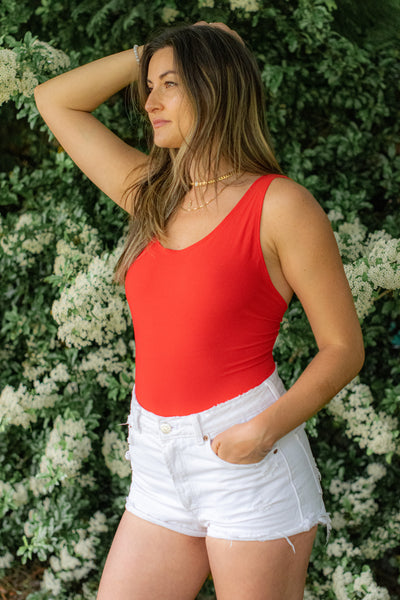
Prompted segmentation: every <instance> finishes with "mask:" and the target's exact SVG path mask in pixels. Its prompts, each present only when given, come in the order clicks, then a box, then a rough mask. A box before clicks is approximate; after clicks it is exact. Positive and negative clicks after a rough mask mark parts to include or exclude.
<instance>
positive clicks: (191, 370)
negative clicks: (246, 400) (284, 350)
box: [125, 175, 287, 416]
mask: <svg viewBox="0 0 400 600" xmlns="http://www.w3.org/2000/svg"><path fill="white" fill-rule="evenodd" d="M275 177H281V176H280V175H264V176H261V177H259V178H258V179H257V180H256V181H255V182H254V183H253V184H252V185H251V186H250V188H249V189H248V190H247V191H246V192H245V194H244V195H243V196H242V198H241V199H240V200H239V202H238V203H237V204H236V205H235V206H234V208H233V209H232V210H231V211H230V212H229V213H228V215H227V216H226V217H225V218H224V219H223V220H222V221H221V223H219V225H217V226H216V227H215V229H213V230H212V231H211V233H209V234H208V235H206V236H205V237H204V238H202V239H201V240H199V241H198V242H195V243H194V244H192V245H191V246H188V247H187V248H184V249H183V250H172V249H167V248H165V247H163V246H162V245H161V243H160V242H159V240H157V239H154V240H153V241H152V242H150V243H149V244H148V245H147V246H146V248H145V249H144V250H143V252H142V253H141V254H140V255H139V256H138V257H137V259H136V260H135V261H134V262H133V263H132V265H131V266H130V267H129V269H128V272H127V276H126V280H125V290H126V296H127V300H128V303H129V307H130V310H131V313H132V320H133V326H134V332H135V341H136V382H135V393H136V397H137V400H138V402H139V404H140V405H141V406H142V407H143V408H145V409H146V410H149V411H151V412H153V413H155V414H158V415H162V416H178V415H187V414H191V413H195V412H200V411H203V410H206V409H208V408H210V407H211V406H214V405H216V404H219V403H220V402H224V401H226V400H229V399H230V398H233V397H235V396H238V395H239V394H242V393H244V392H246V391H247V390H249V389H251V388H253V387H255V386H257V385H259V384H260V383H261V382H262V381H264V379H266V378H267V377H269V375H271V374H272V372H273V371H274V369H275V364H274V360H273V357H272V349H273V346H274V343H275V340H276V337H277V335H278V332H279V326H280V322H281V320H282V317H283V314H284V312H285V310H286V309H287V304H286V302H285V300H284V299H283V298H282V296H281V295H280V294H279V292H278V291H277V290H276V289H275V287H274V286H273V284H272V282H271V280H270V277H269V274H268V271H267V268H266V265H265V261H264V257H263V253H262V249H261V242H260V223H261V212H262V208H263V201H264V196H265V193H266V191H267V189H268V186H269V184H270V183H271V181H272V180H273V179H274V178H275Z"/></svg>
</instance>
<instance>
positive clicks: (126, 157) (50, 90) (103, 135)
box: [35, 50, 148, 210]
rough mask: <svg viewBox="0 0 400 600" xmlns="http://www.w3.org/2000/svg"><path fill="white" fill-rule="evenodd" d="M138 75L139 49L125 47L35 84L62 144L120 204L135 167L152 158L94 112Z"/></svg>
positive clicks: (38, 100)
mask: <svg viewBox="0 0 400 600" xmlns="http://www.w3.org/2000/svg"><path fill="white" fill-rule="evenodd" d="M137 76H138V64H137V62H136V59H135V55H134V52H133V50H126V51H124V52H119V53H117V54H112V55H111V56H106V57H105V58H101V59H99V60H96V61H94V62H91V63H88V64H86V65H83V66H82V67H78V68H77V69H73V70H72V71H68V72H67V73H63V74H62V75H59V76H58V77H54V78H53V79H50V80H49V81H46V82H45V83H42V84H41V85H38V86H37V87H36V88H35V100H36V104H37V107H38V110H39V112H40V113H41V115H42V117H43V119H44V120H45V121H46V123H47V125H48V126H49V128H50V129H51V131H52V132H53V133H54V135H55V137H56V138H57V139H58V141H59V142H60V144H61V145H62V147H63V148H64V149H65V150H66V152H68V154H69V155H70V156H71V158H72V160H73V161H74V162H75V163H76V164H77V165H78V167H79V168H80V169H81V170H82V171H83V172H84V173H85V174H86V175H87V176H88V177H89V179H91V180H92V181H93V183H95V184H96V185H97V186H98V187H99V188H100V189H101V190H102V191H103V192H105V193H106V194H107V195H108V196H109V197H110V198H111V199H112V200H114V202H116V203H117V204H119V205H120V206H123V203H122V194H123V192H124V190H125V187H126V184H127V182H126V177H127V175H128V174H129V172H130V171H131V170H132V169H133V168H134V167H136V166H139V165H142V164H143V168H145V165H146V163H147V160H148V159H147V156H146V155H145V154H144V153H143V152H140V151H139V150H136V149H135V148H132V147H131V146H129V145H128V144H126V143H125V142H123V141H122V140H121V139H120V138H119V137H118V136H117V135H115V134H114V133H112V132H111V131H110V130H109V129H108V128H107V127H105V125H103V124H102V123H100V121H98V119H96V118H95V117H94V116H93V115H92V114H91V112H92V111H93V110H94V109H95V108H97V107H98V106H99V105H100V104H102V103H103V102H104V101H105V100H107V98H109V97H110V96H112V95H113V94H115V93H116V92H118V91H119V90H121V89H123V88H124V87H126V86H127V85H129V83H131V82H132V81H135V80H136V79H137ZM140 175H141V173H140V172H139V173H138V176H140ZM123 208H126V210H129V209H130V207H129V206H127V207H125V206H123Z"/></svg>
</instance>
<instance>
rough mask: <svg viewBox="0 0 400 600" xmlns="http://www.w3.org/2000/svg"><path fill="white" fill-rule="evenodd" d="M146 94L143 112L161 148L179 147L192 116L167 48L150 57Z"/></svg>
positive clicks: (188, 129) (187, 130)
mask: <svg viewBox="0 0 400 600" xmlns="http://www.w3.org/2000/svg"><path fill="white" fill-rule="evenodd" d="M147 85H148V89H149V95H148V97H147V101H146V104H145V109H146V111H147V113H148V115H149V119H150V121H151V124H152V125H153V131H154V143H155V145H156V146H160V147H161V148H179V147H180V146H181V145H182V142H183V141H184V139H185V138H186V137H187V135H188V134H189V132H190V130H191V128H192V126H193V123H194V113H193V109H192V106H191V104H190V102H189V99H188V97H187V94H186V92H185V90H184V87H183V84H182V82H181V79H180V77H179V75H178V72H177V71H176V69H175V65H174V54H173V50H172V48H170V47H166V48H162V49H161V50H158V51H157V52H155V53H154V54H153V56H152V57H151V60H150V63H149V69H148V73H147Z"/></svg>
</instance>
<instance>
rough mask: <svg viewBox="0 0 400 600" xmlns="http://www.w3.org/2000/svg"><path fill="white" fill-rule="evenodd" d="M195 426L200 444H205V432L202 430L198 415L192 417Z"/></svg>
mask: <svg viewBox="0 0 400 600" xmlns="http://www.w3.org/2000/svg"><path fill="white" fill-rule="evenodd" d="M190 417H191V420H192V425H193V432H194V435H195V438H196V441H197V443H198V444H202V443H203V431H202V428H201V422H200V416H199V415H198V414H196V413H195V414H193V415H190Z"/></svg>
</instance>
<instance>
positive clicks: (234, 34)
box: [195, 21, 244, 46]
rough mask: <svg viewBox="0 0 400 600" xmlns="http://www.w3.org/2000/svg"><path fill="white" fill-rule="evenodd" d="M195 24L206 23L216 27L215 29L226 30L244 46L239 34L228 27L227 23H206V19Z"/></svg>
mask: <svg viewBox="0 0 400 600" xmlns="http://www.w3.org/2000/svg"><path fill="white" fill-rule="evenodd" d="M195 25H208V26H209V27H216V28H217V29H222V30H223V31H226V33H230V35H233V37H235V38H236V39H237V40H239V42H241V43H242V44H243V46H244V41H243V40H242V38H241V37H240V35H239V34H238V33H236V31H234V30H233V29H231V28H230V27H228V25H225V23H207V22H206V21H198V22H197V23H195Z"/></svg>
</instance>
